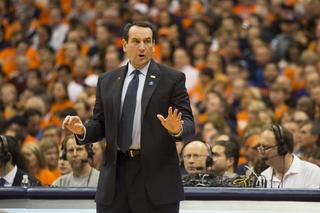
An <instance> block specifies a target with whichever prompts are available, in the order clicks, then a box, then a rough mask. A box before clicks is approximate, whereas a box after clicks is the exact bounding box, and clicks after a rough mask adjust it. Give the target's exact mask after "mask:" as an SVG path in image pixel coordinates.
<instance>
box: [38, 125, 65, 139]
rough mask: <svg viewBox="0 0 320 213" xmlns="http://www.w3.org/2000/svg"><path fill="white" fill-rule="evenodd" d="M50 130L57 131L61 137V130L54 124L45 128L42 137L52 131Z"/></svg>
mask: <svg viewBox="0 0 320 213" xmlns="http://www.w3.org/2000/svg"><path fill="white" fill-rule="evenodd" d="M50 129H54V130H56V131H57V134H58V136H59V137H61V129H60V128H59V127H57V126H56V125H54V124H50V125H48V126H46V127H45V128H43V130H42V135H43V133H44V132H45V131H48V130H50Z"/></svg>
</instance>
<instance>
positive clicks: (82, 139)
mask: <svg viewBox="0 0 320 213" xmlns="http://www.w3.org/2000/svg"><path fill="white" fill-rule="evenodd" d="M86 133H87V130H86V127H84V133H83V137H82V138H81V135H78V134H75V135H76V137H77V139H78V140H79V141H84V139H85V138H86Z"/></svg>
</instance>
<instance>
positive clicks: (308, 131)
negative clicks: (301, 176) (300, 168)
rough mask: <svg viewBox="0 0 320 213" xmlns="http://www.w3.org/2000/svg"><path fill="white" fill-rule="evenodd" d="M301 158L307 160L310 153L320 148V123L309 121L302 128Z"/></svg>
mask: <svg viewBox="0 0 320 213" xmlns="http://www.w3.org/2000/svg"><path fill="white" fill-rule="evenodd" d="M299 138H300V147H301V157H302V158H304V159H305V160H307V159H308V157H309V152H310V151H311V150H312V149H313V148H316V147H317V146H320V123H319V122H318V121H307V122H305V123H304V124H303V125H302V126H301V127H300V137H299Z"/></svg>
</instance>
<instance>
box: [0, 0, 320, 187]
mask: <svg viewBox="0 0 320 213" xmlns="http://www.w3.org/2000/svg"><path fill="white" fill-rule="evenodd" d="M133 20H147V21H149V22H151V23H152V24H153V25H154V27H155V28H156V48H155V52H154V54H153V59H154V60H155V61H157V62H159V63H162V64H164V65H167V66H170V67H174V68H176V69H178V70H180V71H182V72H184V73H185V74H186V88H187V91H188V93H189V95H190V100H191V104H192V110H193V114H194V118H195V122H196V127H197V130H196V135H195V136H194V138H193V139H194V140H204V141H206V142H207V143H209V144H211V145H212V146H213V145H214V143H215V141H217V140H221V137H222V138H223V137H226V138H229V139H230V138H233V139H234V141H236V143H237V145H238V148H239V149H238V150H239V153H240V158H239V162H238V164H242V163H247V164H246V165H249V166H250V167H251V166H252V165H253V162H254V160H255V159H256V158H257V157H258V155H259V153H258V150H257V146H258V142H257V140H252V137H251V140H247V139H249V138H250V136H252V135H259V134H261V131H262V129H263V128H264V126H265V125H270V124H281V125H283V126H284V127H286V128H288V129H289V130H290V131H291V132H292V134H293V136H294V153H295V154H296V155H298V156H299V157H301V158H302V159H304V160H309V161H311V162H313V163H316V164H318V165H319V166H320V151H319V146H320V124H319V120H320V74H319V69H320V0H255V1H254V0H211V1H208V0H141V1H139V0H0V21H1V28H0V65H1V72H0V101H1V102H0V121H1V122H0V132H1V134H6V135H11V136H14V137H15V138H16V139H17V140H18V142H19V144H20V146H21V151H22V154H23V155H24V156H25V157H26V158H27V159H28V170H29V173H30V174H32V175H34V176H36V177H37V178H38V179H40V180H41V181H42V183H43V184H44V185H45V184H52V182H53V181H54V180H55V179H56V178H58V177H59V176H61V174H63V172H62V173H61V171H60V172H59V169H58V159H59V150H60V146H61V142H62V140H63V139H64V138H65V137H66V136H67V135H69V134H70V132H69V131H68V130H67V129H65V130H62V129H61V122H62V121H63V119H64V118H65V116H66V115H78V116H79V117H80V118H81V120H82V121H83V122H86V121H88V120H89V119H90V117H91V115H92V110H93V106H94V102H95V91H96V84H97V79H98V76H99V75H100V74H102V73H104V72H108V71H109V70H112V69H115V68H117V67H119V66H123V65H125V64H126V63H127V62H128V59H127V57H126V55H125V54H124V53H123V51H122V31H123V26H124V25H125V24H126V23H128V22H130V21H133ZM309 121H312V122H309ZM229 139H227V140H229ZM248 141H249V142H248ZM50 144H51V145H50ZM105 145H106V142H105V141H103V142H101V143H96V144H94V145H93V151H94V152H95V153H96V154H95V156H94V158H97V159H94V160H93V162H95V163H97V164H99V163H100V162H101V159H102V154H103V150H104V147H105ZM181 147H182V145H180V144H177V149H178V152H179V150H181ZM317 147H318V148H317ZM240 148H241V149H240ZM99 153H100V154H99ZM311 154H312V155H311ZM60 160H61V162H60V161H59V163H61V164H62V165H65V164H67V163H68V161H64V160H63V159H62V158H61V159H60ZM91 163H92V162H91ZM61 167H64V166H61ZM93 167H94V168H96V169H97V170H99V169H100V166H99V165H93ZM242 168H243V167H242ZM70 171H71V170H70ZM234 172H235V171H234Z"/></svg>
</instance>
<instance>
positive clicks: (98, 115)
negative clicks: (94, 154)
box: [76, 77, 105, 145]
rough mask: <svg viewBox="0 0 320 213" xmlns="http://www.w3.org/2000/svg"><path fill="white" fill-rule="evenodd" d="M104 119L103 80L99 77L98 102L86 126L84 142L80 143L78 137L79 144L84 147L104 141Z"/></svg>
mask: <svg viewBox="0 0 320 213" xmlns="http://www.w3.org/2000/svg"><path fill="white" fill-rule="evenodd" d="M104 119H105V116H104V106H103V102H102V99H101V78H100V77H99V79H98V84H97V91H96V102H95V104H94V108H93V117H92V119H91V120H90V121H89V122H88V123H86V124H85V129H86V130H85V131H86V134H85V137H84V138H83V140H81V141H80V140H79V139H78V138H77V137H76V141H77V143H78V144H81V145H83V144H88V143H92V142H97V141H100V140H102V138H104V137H105V120H104Z"/></svg>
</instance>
